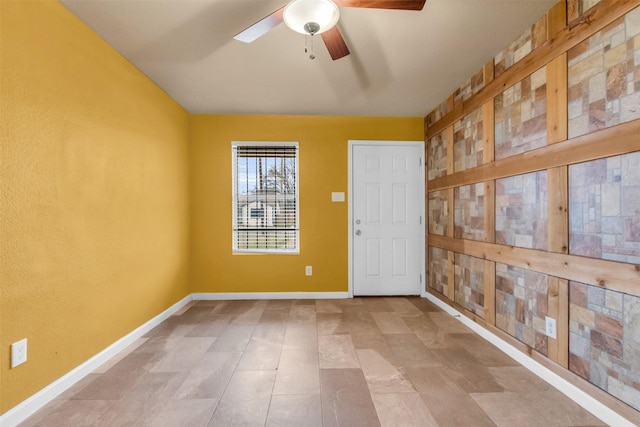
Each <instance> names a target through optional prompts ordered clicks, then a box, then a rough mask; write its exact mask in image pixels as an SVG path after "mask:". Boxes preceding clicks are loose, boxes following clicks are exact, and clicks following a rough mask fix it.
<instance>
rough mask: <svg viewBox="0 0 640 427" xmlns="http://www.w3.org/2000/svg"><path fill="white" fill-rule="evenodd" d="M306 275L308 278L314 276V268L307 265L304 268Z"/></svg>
mask: <svg viewBox="0 0 640 427" xmlns="http://www.w3.org/2000/svg"><path fill="white" fill-rule="evenodd" d="M304 274H306V275H307V276H311V275H312V274H313V267H311V266H310V265H307V266H306V267H305V268H304Z"/></svg>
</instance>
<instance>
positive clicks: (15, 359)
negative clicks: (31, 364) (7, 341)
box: [11, 338, 27, 368]
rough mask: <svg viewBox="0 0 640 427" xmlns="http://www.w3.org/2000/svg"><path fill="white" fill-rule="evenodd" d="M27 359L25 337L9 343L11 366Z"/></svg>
mask: <svg viewBox="0 0 640 427" xmlns="http://www.w3.org/2000/svg"><path fill="white" fill-rule="evenodd" d="M26 361H27V339H26V338H24V339H21V340H20V341H16V342H14V343H13V344H11V367H12V368H15V367H16V366H19V365H22V364H23V363H24V362H26Z"/></svg>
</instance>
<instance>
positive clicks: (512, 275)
mask: <svg viewBox="0 0 640 427" xmlns="http://www.w3.org/2000/svg"><path fill="white" fill-rule="evenodd" d="M548 282H549V276H548V275H546V274H542V273H537V272H535V271H531V270H525V269H522V268H518V267H513V266H510V265H506V264H499V263H496V326H497V327H498V328H500V329H502V330H503V331H505V332H506V333H508V334H509V335H511V336H513V337H514V338H516V339H518V340H519V341H522V342H523V343H525V344H527V345H528V346H530V347H532V348H535V349H536V350H537V351H538V352H540V353H542V354H544V355H545V356H546V355H547V354H548V341H547V336H546V335H545V317H546V316H547V300H548V296H547V291H548V287H549V286H548Z"/></svg>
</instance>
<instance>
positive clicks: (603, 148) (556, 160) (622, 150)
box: [429, 120, 640, 191]
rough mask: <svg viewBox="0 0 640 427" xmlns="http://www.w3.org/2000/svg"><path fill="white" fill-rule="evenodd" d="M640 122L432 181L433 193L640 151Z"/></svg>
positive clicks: (605, 130) (622, 125) (587, 135)
mask: <svg viewBox="0 0 640 427" xmlns="http://www.w3.org/2000/svg"><path fill="white" fill-rule="evenodd" d="M638 135H640V120H634V121H631V122H628V123H623V124H620V125H617V126H613V127H610V128H607V129H602V130H600V131H598V132H593V133H589V134H586V135H582V136H579V137H577V138H573V139H570V140H567V141H565V142H563V143H562V144H552V145H547V146H546V147H542V148H538V149H537V150H532V151H528V152H526V153H522V154H518V155H516V156H513V157H507V158H506V159H501V160H496V161H495V162H493V163H489V164H484V165H481V166H478V167H476V168H473V169H468V170H464V171H460V172H456V173H454V174H452V175H447V176H443V177H441V178H436V179H434V180H431V181H430V182H429V191H437V190H444V189H446V188H451V187H459V186H461V185H470V184H474V183H477V182H482V181H488V180H491V179H498V178H505V177H509V176H514V175H521V174H525V173H529V172H536V171H539V170H544V169H548V168H555V167H560V166H566V165H572V164H575V163H582V162H586V161H589V160H596V159H601V158H603V157H611V156H617V155H620V154H627V153H632V152H634V151H638V150H640V144H639V143H638Z"/></svg>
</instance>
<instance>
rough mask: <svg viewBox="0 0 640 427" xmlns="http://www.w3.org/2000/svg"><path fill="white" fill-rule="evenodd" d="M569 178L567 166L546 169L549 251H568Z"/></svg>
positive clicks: (565, 252)
mask: <svg viewBox="0 0 640 427" xmlns="http://www.w3.org/2000/svg"><path fill="white" fill-rule="evenodd" d="M568 187H569V178H568V168H567V166H560V167H557V168H552V169H548V170H547V195H548V206H547V209H548V215H547V216H548V223H547V224H548V230H547V233H548V234H547V241H548V248H547V250H548V251H549V252H557V253H562V254H567V253H569V213H568V207H569V195H568V191H569V188H568Z"/></svg>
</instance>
